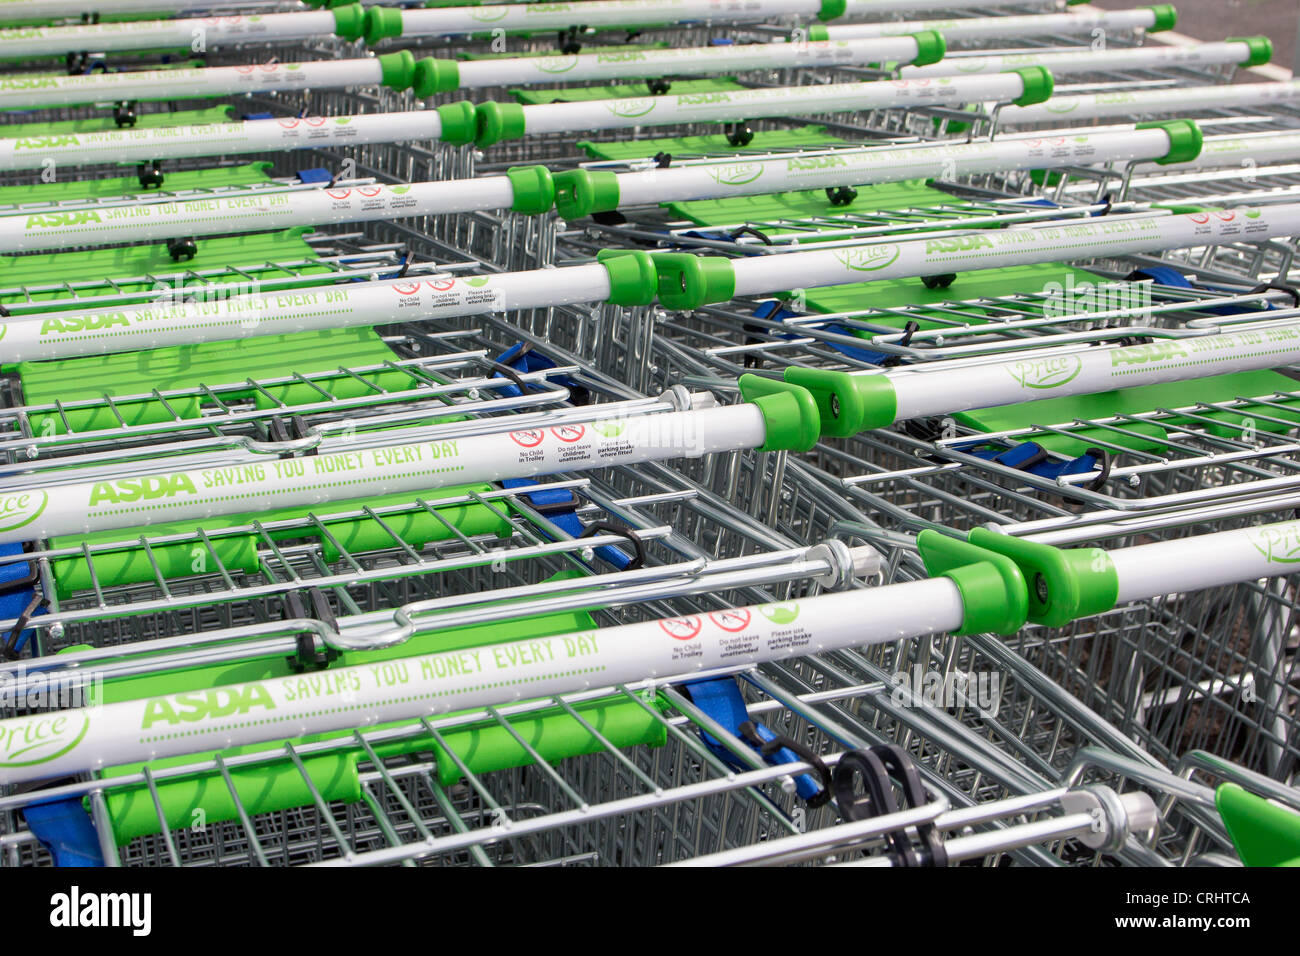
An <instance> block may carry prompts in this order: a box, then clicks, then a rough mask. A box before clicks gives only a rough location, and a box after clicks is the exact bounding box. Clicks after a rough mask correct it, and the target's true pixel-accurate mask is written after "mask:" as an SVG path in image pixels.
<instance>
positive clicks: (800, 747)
mask: <svg viewBox="0 0 1300 956" xmlns="http://www.w3.org/2000/svg"><path fill="white" fill-rule="evenodd" d="M738 729H739V730H740V736H741V737H743V738H744V739H745V741H746V742H747V743H749V744H750V745H752V746H753V747H754V748H755V749H757V750H758V752H759V753H760V754H762V755H763V756H764V757H770V756H772V754H774V753H776V752H777V751H778V750H783V749H784V750H790V751H793V752H794V753H796V754H798V755H799V759H800V760H802V761H803V762H804V763H806V764H809V765H811V766H812V768H813V769H814V770H816V771H817V776H819V777H820V778H821V781H822V789H821V792H820V793H818V794H816V795H815V796H812V797H809V798H808V799H807V800H805V801H804V803H806V804H807V805H808V806H809V807H811V808H813V809H816V808H817V807H822V806H825V805H826V804H828V803H830V802H831V794H832V793H833V792H834V790H835V779H834V776H833V775H832V774H831V768H830V767H828V766H826V762H825V761H824V760H822V758H821V757H819V756H818V755H817V754H815V753H813V752H812V750H811V749H810V748H809V747H807V746H805V745H804V744H803V743H801V742H800V741H798V740H795V739H794V738H793V737H787V736H786V735H785V734H776V736H774V737H773V738H772V739H771V740H764V739H763V738H762V737H760V736H759V735H758V728H757V727H755V726H754V722H753V721H752V720H747V721H745V722H744V723H743V724H741V725H740V727H739V728H738Z"/></svg>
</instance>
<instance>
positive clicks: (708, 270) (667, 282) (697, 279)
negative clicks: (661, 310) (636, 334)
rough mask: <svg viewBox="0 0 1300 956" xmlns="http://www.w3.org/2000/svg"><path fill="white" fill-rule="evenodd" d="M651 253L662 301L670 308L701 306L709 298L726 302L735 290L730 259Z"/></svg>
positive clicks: (676, 253) (681, 253)
mask: <svg viewBox="0 0 1300 956" xmlns="http://www.w3.org/2000/svg"><path fill="white" fill-rule="evenodd" d="M652 256H653V258H654V261H655V271H656V272H657V273H658V275H659V301H660V302H662V303H663V304H664V306H665V307H667V308H669V309H675V310H679V311H687V310H690V309H698V308H699V307H700V306H702V305H704V304H705V303H708V302H726V301H728V300H729V299H730V298H731V297H732V296H733V295H735V294H736V272H735V270H734V269H732V267H731V260H730V259H724V258H722V257H721V256H693V255H691V254H690V253H689V252H656V253H652Z"/></svg>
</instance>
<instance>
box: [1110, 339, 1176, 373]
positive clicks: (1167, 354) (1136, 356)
mask: <svg viewBox="0 0 1300 956" xmlns="http://www.w3.org/2000/svg"><path fill="white" fill-rule="evenodd" d="M1185 358H1187V350H1186V349H1184V348H1183V347H1182V346H1181V345H1179V344H1178V343H1177V342H1152V343H1150V344H1149V345H1130V346H1129V347H1128V348H1124V349H1116V350H1115V351H1113V352H1111V353H1110V366H1111V368H1115V367H1117V366H1120V365H1146V364H1148V363H1151V362H1164V361H1167V360H1169V359H1185Z"/></svg>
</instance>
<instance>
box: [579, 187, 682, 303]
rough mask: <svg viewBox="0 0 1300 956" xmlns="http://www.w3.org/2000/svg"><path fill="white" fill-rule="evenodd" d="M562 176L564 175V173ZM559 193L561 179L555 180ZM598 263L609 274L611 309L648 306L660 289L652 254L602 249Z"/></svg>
mask: <svg viewBox="0 0 1300 956" xmlns="http://www.w3.org/2000/svg"><path fill="white" fill-rule="evenodd" d="M560 175H563V173H561V174H560ZM555 178H556V182H557V185H556V191H557V192H558V191H559V185H558V181H559V178H560V177H559V176H556V177H555ZM596 261H597V262H599V263H600V264H601V265H603V266H604V267H605V271H606V272H608V273H609V298H608V299H606V300H605V301H606V302H608V303H610V305H622V306H632V305H649V304H650V303H651V302H653V301H654V300H655V293H656V292H657V291H658V289H659V274H658V273H657V272H656V271H655V263H654V260H653V259H651V258H650V253H648V252H640V251H628V250H626V249H601V250H600V251H599V252H597V253H596Z"/></svg>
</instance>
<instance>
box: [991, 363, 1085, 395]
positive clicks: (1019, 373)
mask: <svg viewBox="0 0 1300 956" xmlns="http://www.w3.org/2000/svg"><path fill="white" fill-rule="evenodd" d="M1082 370H1083V360H1082V359H1080V358H1079V356H1077V355H1058V356H1053V357H1051V358H1044V359H1034V360H1032V361H1022V362H1016V363H1015V364H1014V365H1012V366H1011V367H1010V368H1009V369H1007V371H1008V372H1010V373H1011V377H1012V378H1014V379H1015V380H1016V381H1017V382H1019V383H1020V385H1021V386H1022V387H1023V388H1059V387H1060V386H1062V385H1064V384H1065V383H1066V382H1072V381H1074V380H1075V378H1077V377H1078V375H1079V373H1080V372H1081V371H1082Z"/></svg>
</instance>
